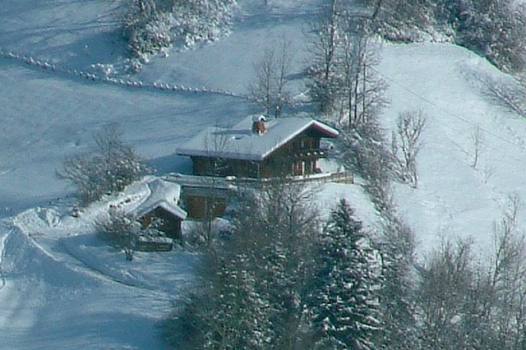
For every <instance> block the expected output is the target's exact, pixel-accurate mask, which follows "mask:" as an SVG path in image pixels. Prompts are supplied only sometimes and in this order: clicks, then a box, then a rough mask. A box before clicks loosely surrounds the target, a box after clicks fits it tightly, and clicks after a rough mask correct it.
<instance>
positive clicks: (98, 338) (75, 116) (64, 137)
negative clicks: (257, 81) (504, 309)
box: [0, 0, 526, 350]
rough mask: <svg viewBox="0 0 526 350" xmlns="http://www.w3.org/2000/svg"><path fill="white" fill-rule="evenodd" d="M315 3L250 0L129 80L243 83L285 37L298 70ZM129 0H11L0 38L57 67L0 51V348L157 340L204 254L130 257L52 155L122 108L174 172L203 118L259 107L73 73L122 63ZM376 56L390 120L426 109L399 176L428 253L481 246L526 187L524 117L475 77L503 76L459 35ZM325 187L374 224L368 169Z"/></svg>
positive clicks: (404, 202)
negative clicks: (453, 243) (467, 240)
mask: <svg viewBox="0 0 526 350" xmlns="http://www.w3.org/2000/svg"><path fill="white" fill-rule="evenodd" d="M316 2H317V0H309V1H305V0H290V1H285V0H283V1H277V0H276V1H270V3H271V5H270V6H269V7H263V6H262V5H261V3H262V1H256V0H244V1H241V0H240V1H239V3H240V5H241V6H240V9H239V13H238V15H237V17H236V22H235V24H234V26H233V29H232V33H231V35H230V36H228V37H226V38H223V39H221V40H219V41H217V42H214V43H208V44H205V45H200V46H199V47H196V48H194V49H192V50H187V51H183V52H178V51H174V52H172V53H171V54H170V55H169V57H165V58H161V57H159V58H153V59H152V60H151V62H150V63H149V64H147V65H146V66H145V67H144V70H143V71H142V72H141V73H140V74H139V75H137V76H135V77H132V78H133V79H135V80H140V81H143V82H145V83H153V82H157V83H167V84H178V85H184V86H187V87H196V88H201V87H202V86H208V87H212V88H213V89H216V90H225V91H230V92H235V93H237V94H245V93H246V92H247V85H248V84H249V82H250V80H251V79H252V76H253V64H254V63H255V62H257V61H258V60H259V59H261V57H262V55H263V52H264V50H265V49H266V48H268V47H271V46H272V45H274V44H275V43H277V42H279V41H280V39H281V38H282V36H283V35H286V36H287V37H288V38H289V39H290V40H291V42H292V44H291V45H292V47H293V51H294V52H295V56H294V62H295V64H296V66H295V72H294V73H299V72H301V70H302V69H303V68H304V67H305V64H306V62H308V58H309V51H308V49H307V48H306V47H305V46H304V45H303V43H304V40H305V38H304V33H305V32H306V31H307V30H308V23H309V22H310V21H312V19H313V16H314V11H315V4H316ZM119 11H120V7H119V1H104V0H90V1H82V2H79V1H72V0H37V1H35V0H4V1H3V3H2V6H1V7H0V51H2V52H4V53H7V52H13V53H15V54H17V55H21V56H27V57H29V56H32V57H34V58H35V59H39V60H45V61H48V62H50V63H51V64H56V65H57V66H58V67H60V72H52V71H50V70H49V69H42V68H40V67H38V65H34V64H31V65H28V64H27V63H25V61H24V60H23V59H8V58H6V57H4V56H2V57H0V122H1V125H2V132H1V133H0V218H4V220H3V221H2V222H1V223H2V225H0V305H2V306H1V307H0V339H1V340H2V343H1V344H2V348H6V349H53V350H56V349H58V350H60V349H71V348H73V347H78V348H81V349H101V348H104V349H161V348H162V345H161V343H160V341H159V339H158V335H157V333H156V332H157V328H156V325H157V323H158V321H159V320H160V319H161V318H162V317H163V316H164V315H165V314H166V312H167V310H169V306H170V303H171V302H172V301H173V300H175V299H176V298H177V297H178V296H180V293H181V288H183V287H184V286H185V285H187V283H188V282H189V281H190V280H191V268H192V266H193V264H194V263H195V256H192V255H190V254H186V253H184V252H181V251H176V252H172V253H168V254H165V255H155V254H154V255H146V254H138V255H137V257H136V261H134V262H133V263H132V264H126V262H125V261H124V258H123V256H122V254H118V253H115V252H112V251H110V250H108V247H106V246H105V245H104V244H102V243H101V242H100V241H98V240H97V239H96V238H95V237H94V235H93V232H92V228H91V225H90V220H91V219H92V218H93V217H95V216H96V213H98V212H99V210H101V208H93V210H92V211H90V212H88V213H86V214H85V216H84V218H83V219H81V220H80V221H79V220H77V221H76V220H75V219H73V218H71V217H69V216H68V210H69V208H70V207H71V205H72V203H73V201H72V199H71V198H68V194H69V193H70V191H71V189H70V188H67V187H66V184H65V183H63V182H60V181H58V180H57V179H56V178H55V176H54V173H55V169H57V168H58V167H59V166H60V162H61V159H63V157H65V156H67V155H70V154H74V153H76V152H80V151H84V150H87V149H88V148H89V146H90V142H91V135H92V133H93V132H96V131H98V130H100V129H101V128H103V127H104V126H105V125H107V124H108V123H111V122H120V123H121V127H122V131H123V132H124V138H125V141H127V142H129V143H130V144H132V145H133V146H134V147H135V148H136V149H137V151H138V153H139V154H140V155H141V156H142V157H144V158H145V159H147V160H148V161H149V162H151V163H152V164H154V165H156V166H157V167H158V169H159V172H160V173H161V174H162V173H163V172H167V171H172V170H180V169H182V168H184V167H185V166H188V160H186V159H184V158H181V157H176V156H174V155H173V153H174V150H175V149H176V148H177V147H178V146H179V145H181V144H182V143H183V142H185V141H186V140H188V139H189V138H190V137H192V136H193V135H195V134H196V133H198V132H199V131H201V130H202V129H203V128H204V127H206V126H210V125H219V126H223V125H225V126H226V125H233V124H235V123H237V122H238V121H239V120H241V119H242V118H244V117H245V116H246V115H247V114H249V113H253V112H255V111H257V109H255V107H254V106H253V105H251V104H250V103H249V102H247V101H246V100H245V99H242V98H239V97H232V96H227V95H224V94H217V93H206V92H198V93H194V92H182V91H161V90H160V89H155V88H137V87H126V86H125V85H126V84H124V85H123V84H117V83H111V82H101V81H91V80H87V79H84V78H81V77H79V75H78V74H68V73H67V71H68V69H69V70H88V71H92V72H96V71H97V69H95V68H92V65H96V64H98V63H100V64H111V65H113V66H114V68H115V69H117V70H121V72H122V68H123V64H124V59H123V52H122V49H120V47H121V46H120V45H118V44H119V43H120V42H121V38H120V35H119V33H118V30H117V29H118V23H117V20H116V19H115V17H114V14H115V13H119ZM382 56H383V61H382V63H381V65H380V66H379V68H378V69H379V73H380V74H382V75H383V76H384V78H385V79H386V80H387V81H388V83H389V84H390V88H389V90H388V97H389V99H390V101H391V104H390V106H389V107H388V108H387V109H386V110H385V112H384V113H383V116H382V122H383V123H384V126H385V127H386V129H389V128H393V126H394V123H395V119H396V116H397V114H398V113H399V112H400V111H405V110H407V109H422V110H423V111H424V112H425V113H426V114H427V115H428V121H427V127H426V130H425V133H424V136H423V137H424V142H425V145H424V148H423V149H422V151H421V154H420V157H419V173H420V185H419V188H418V189H412V188H410V187H408V186H404V185H396V186H395V188H394V190H395V194H396V200H397V203H398V205H399V208H398V209H399V211H400V213H401V214H402V215H403V216H404V217H405V218H406V219H407V220H408V222H409V224H410V225H411V226H413V228H414V229H415V233H416V235H417V239H418V241H419V242H420V246H419V255H420V256H421V257H425V255H426V253H427V251H428V250H429V249H432V248H433V247H435V246H436V244H438V243H439V241H440V239H441V237H457V236H462V237H473V238H474V239H475V240H476V241H477V242H479V243H480V247H481V249H487V247H488V242H490V240H491V226H492V223H493V221H494V220H496V219H497V218H498V217H499V216H500V213H501V212H502V210H503V209H505V208H506V203H507V198H508V196H509V195H510V193H517V194H518V195H519V196H520V197H522V198H526V193H525V192H526V190H525V188H524V180H523V178H524V176H523V172H522V171H521V170H522V169H523V168H524V162H525V160H524V159H525V154H524V153H525V150H526V148H525V147H526V139H525V138H526V136H523V135H526V129H525V128H526V123H525V122H524V120H523V119H521V118H519V117H518V116H516V115H513V114H512V113H509V112H507V111H506V110H505V109H503V108H502V107H500V106H498V105H496V104H495V103H493V102H491V101H490V100H489V99H488V98H487V96H485V94H484V91H483V88H482V87H481V86H480V82H479V79H477V76H480V75H486V74H490V75H494V76H502V74H501V73H499V72H498V71H496V70H495V69H494V68H493V67H492V66H491V65H489V64H488V63H487V62H486V61H485V60H484V59H482V58H480V57H478V56H476V55H474V54H473V53H471V52H469V51H467V50H465V49H462V48H459V47H456V46H454V45H449V44H418V45H388V44H386V45H384V48H383V52H382ZM17 57H18V56H17ZM502 77H503V79H506V78H507V77H505V76H502ZM122 78H128V77H122ZM296 83H297V84H296V88H298V89H299V88H301V83H300V82H299V81H298V80H296ZM477 126H480V128H481V130H482V134H483V146H482V149H481V155H480V161H479V164H478V166H477V168H476V169H474V168H473V167H471V162H472V157H473V152H474V151H473V141H472V140H471V134H472V132H473V130H474V128H476V127H477ZM319 192H320V200H319V202H318V205H319V206H320V207H322V208H328V207H330V206H331V205H332V204H333V203H334V202H335V201H336V200H338V199H339V198H342V197H345V198H348V199H349V200H350V201H351V202H352V203H353V204H354V206H356V207H357V208H356V211H357V214H358V216H359V217H360V218H361V219H362V220H365V221H366V223H367V225H368V227H369V228H374V226H375V225H376V217H375V213H374V210H373V209H372V205H371V203H370V202H368V200H367V197H366V196H365V195H364V193H363V191H362V190H361V188H360V186H359V183H358V184H356V185H341V184H329V185H326V186H323V187H321V188H319ZM523 221H524V216H521V217H520V223H521V224H522V225H523Z"/></svg>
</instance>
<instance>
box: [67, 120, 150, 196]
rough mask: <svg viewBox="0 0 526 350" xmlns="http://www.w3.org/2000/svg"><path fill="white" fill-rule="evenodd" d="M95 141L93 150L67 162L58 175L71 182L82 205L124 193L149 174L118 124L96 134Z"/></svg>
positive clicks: (69, 158) (72, 157) (68, 159)
mask: <svg viewBox="0 0 526 350" xmlns="http://www.w3.org/2000/svg"><path fill="white" fill-rule="evenodd" d="M93 139H94V141H95V147H94V149H93V150H91V151H90V152H87V153H84V154H80V155H74V156H71V157H68V158H66V159H65V160H64V162H63V164H62V170H59V171H57V176H58V177H59V178H60V179H65V180H68V181H70V182H71V183H72V184H73V185H74V186H75V187H76V191H77V195H78V197H79V199H80V201H81V204H83V205H87V204H89V203H91V202H93V201H96V200H98V199H100V198H101V197H102V196H103V195H104V194H107V193H112V192H115V191H121V190H123V189H124V187H126V186H127V185H129V184H130V183H132V182H133V181H135V180H137V179H138V178H140V177H141V176H143V175H144V174H146V173H148V172H149V171H150V169H149V168H148V167H147V166H145V165H144V164H142V163H141V162H140V161H139V160H138V158H137V156H136V155H135V152H134V150H133V148H131V147H130V146H127V145H125V144H124V143H123V141H122V133H121V132H120V131H119V128H118V125H117V124H111V125H110V126H109V127H107V128H105V129H104V130H103V131H101V132H99V133H97V134H94V136H93Z"/></svg>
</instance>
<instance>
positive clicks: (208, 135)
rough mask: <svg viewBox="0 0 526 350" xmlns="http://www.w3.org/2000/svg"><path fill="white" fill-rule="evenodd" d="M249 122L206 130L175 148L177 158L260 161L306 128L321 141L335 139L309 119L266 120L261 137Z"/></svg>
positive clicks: (333, 132)
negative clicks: (200, 157)
mask: <svg viewBox="0 0 526 350" xmlns="http://www.w3.org/2000/svg"><path fill="white" fill-rule="evenodd" d="M253 120H254V117H253V116H249V117H247V118H245V119H243V120H242V121H240V122H239V123H238V124H236V125H234V126H233V127H232V128H219V127H208V128H206V129H204V130H203V131H202V132H200V133H199V134H197V135H196V136H195V137H193V138H192V139H190V140H189V141H187V142H186V143H185V144H183V145H182V146H181V147H179V148H178V149H177V154H179V155H185V156H203V157H221V158H230V159H243V160H255V161H261V160H263V159H265V158H266V157H267V156H268V155H270V154H271V153H272V152H274V151H275V150H277V149H278V148H280V147H281V146H283V145H284V144H285V143H287V142H288V141H290V140H292V139H293V138H294V137H296V136H297V135H299V134H300V133H302V132H303V131H305V130H307V129H309V128H313V129H315V130H317V131H319V132H320V133H321V134H323V135H324V137H329V138H335V137H338V131H337V130H336V129H334V128H331V127H330V126H328V125H326V124H323V123H321V122H319V121H317V120H314V119H311V118H302V117H288V118H276V119H269V120H267V121H266V122H265V127H266V131H265V133H263V134H258V133H257V132H253V131H252V125H253Z"/></svg>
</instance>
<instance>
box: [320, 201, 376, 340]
mask: <svg viewBox="0 0 526 350" xmlns="http://www.w3.org/2000/svg"><path fill="white" fill-rule="evenodd" d="M353 215H354V212H353V209H352V208H351V207H350V206H349V204H348V203H347V202H346V201H345V200H341V201H340V202H339V204H338V205H337V207H336V208H335V209H334V210H333V211H332V213H331V217H330V220H329V223H328V227H327V229H326V231H325V233H324V235H323V237H322V239H321V241H320V246H321V254H322V256H323V257H322V259H323V263H322V266H321V268H320V271H319V275H318V276H319V277H318V288H317V290H316V291H315V292H314V295H313V300H312V301H313V302H312V304H311V305H312V315H313V326H314V327H315V331H316V332H317V333H319V334H321V339H319V340H318V341H317V345H318V346H321V347H322V348H323V349H326V348H330V349H353V350H355V349H356V350H372V349H376V348H377V347H376V346H375V344H373V342H372V339H373V336H374V335H375V333H376V332H377V331H378V330H379V325H380V323H379V320H378V316H379V308H378V300H377V296H376V294H377V289H378V287H379V276H378V274H377V271H375V268H374V266H375V260H374V254H373V253H374V252H373V250H372V249H371V248H370V247H368V244H367V239H366V235H365V233H364V231H363V228H362V224H361V222H360V221H357V220H356V219H354V217H353Z"/></svg>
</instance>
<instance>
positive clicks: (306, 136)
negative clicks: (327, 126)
mask: <svg viewBox="0 0 526 350" xmlns="http://www.w3.org/2000/svg"><path fill="white" fill-rule="evenodd" d="M322 137H323V134H322V133H320V132H319V131H317V130H316V129H307V130H305V131H304V132H302V133H301V134H299V135H297V136H296V137H295V138H293V139H292V140H290V141H289V142H287V143H285V144H284V145H283V146H281V147H280V148H279V149H277V150H275V151H274V152H272V153H271V154H270V155H268V156H267V157H266V158H264V159H263V160H261V161H255V160H244V159H232V158H221V157H204V156H192V157H191V159H192V164H193V175H198V176H223V177H225V176H236V177H241V178H269V177H279V176H289V175H295V176H296V175H312V174H315V173H317V172H318V171H319V169H318V166H317V161H318V159H320V158H324V157H326V156H327V151H326V150H323V149H321V147H320V140H321V138H322Z"/></svg>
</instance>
